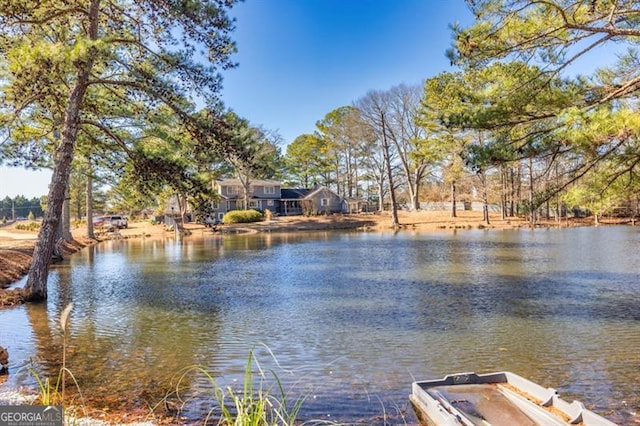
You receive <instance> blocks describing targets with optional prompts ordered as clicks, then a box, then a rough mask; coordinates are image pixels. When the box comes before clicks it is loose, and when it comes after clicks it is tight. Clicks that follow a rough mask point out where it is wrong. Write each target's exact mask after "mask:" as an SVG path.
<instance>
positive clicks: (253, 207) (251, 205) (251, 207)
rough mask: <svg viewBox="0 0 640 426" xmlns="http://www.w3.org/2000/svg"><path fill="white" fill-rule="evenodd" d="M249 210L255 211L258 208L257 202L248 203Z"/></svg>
mask: <svg viewBox="0 0 640 426" xmlns="http://www.w3.org/2000/svg"><path fill="white" fill-rule="evenodd" d="M249 208H250V209H257V208H258V202H257V201H256V200H251V201H249Z"/></svg>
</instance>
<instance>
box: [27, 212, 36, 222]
mask: <svg viewBox="0 0 640 426" xmlns="http://www.w3.org/2000/svg"><path fill="white" fill-rule="evenodd" d="M27 219H29V220H35V219H36V217H35V215H34V214H33V212H32V211H31V210H29V214H28V215H27Z"/></svg>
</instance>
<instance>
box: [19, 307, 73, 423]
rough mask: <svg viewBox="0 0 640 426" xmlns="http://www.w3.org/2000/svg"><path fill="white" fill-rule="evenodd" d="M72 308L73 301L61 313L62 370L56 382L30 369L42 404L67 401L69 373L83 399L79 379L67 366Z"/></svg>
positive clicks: (39, 401) (59, 371)
mask: <svg viewBox="0 0 640 426" xmlns="http://www.w3.org/2000/svg"><path fill="white" fill-rule="evenodd" d="M72 309H73V303H69V304H68V305H67V306H66V307H65V308H64V309H63V311H62V313H61V314H60V330H61V331H62V366H61V367H60V370H58V376H57V377H56V379H55V382H54V381H52V380H51V379H50V378H49V377H45V378H43V377H41V376H40V375H39V374H38V372H37V371H36V370H35V369H34V368H33V367H32V368H30V369H29V371H30V372H31V374H32V375H33V377H34V378H35V379H36V382H37V383H38V391H39V394H38V398H36V401H37V402H38V403H40V404H42V405H63V404H64V403H65V399H66V394H65V391H66V387H65V383H66V380H67V375H68V376H69V377H70V378H71V380H72V381H73V383H74V385H75V387H76V389H77V390H78V394H79V395H80V398H81V399H82V392H81V391H80V385H79V384H78V381H77V380H76V378H75V376H74V375H73V373H72V372H71V370H69V369H68V368H67V339H68V329H69V317H70V314H71V310H72ZM82 407H84V403H83V404H82ZM85 411H86V410H85ZM85 415H86V413H85Z"/></svg>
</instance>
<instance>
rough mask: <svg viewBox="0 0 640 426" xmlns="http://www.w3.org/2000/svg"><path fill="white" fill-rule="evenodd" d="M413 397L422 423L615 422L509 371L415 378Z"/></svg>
mask: <svg viewBox="0 0 640 426" xmlns="http://www.w3.org/2000/svg"><path fill="white" fill-rule="evenodd" d="M411 402H412V404H413V408H414V410H415V412H416V415H417V416H418V419H419V420H420V421H421V422H422V424H426V425H434V426H460V425H464V426H489V425H492V426H519V425H522V426H535V425H541V426H555V425H576V424H577V425H583V426H615V423H613V422H611V421H609V420H607V419H605V418H604V417H602V416H599V415H598V414H596V413H594V412H593V411H590V410H587V409H586V408H585V406H584V405H583V404H582V403H581V402H579V401H573V402H572V403H568V402H567V401H565V400H563V399H561V398H560V397H559V396H558V392H557V391H556V390H555V389H552V388H545V387H542V386H540V385H538V384H536V383H533V382H531V381H529V380H527V379H525V378H523V377H520V376H518V375H517V374H514V373H510V372H497V373H487V374H476V373H459V374H452V375H448V376H446V377H445V378H444V379H440V380H427V381H421V382H414V383H413V385H412V393H411Z"/></svg>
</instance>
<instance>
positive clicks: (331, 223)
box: [0, 211, 632, 309]
mask: <svg viewBox="0 0 640 426" xmlns="http://www.w3.org/2000/svg"><path fill="white" fill-rule="evenodd" d="M399 222H400V226H399V228H398V229H393V227H392V226H391V216H390V214H389V213H388V212H384V213H382V214H380V213H375V214H374V213H371V214H354V215H330V216H282V217H276V218H274V219H273V220H267V221H262V222H254V223H240V224H233V225H221V226H219V227H218V228H217V229H216V230H215V231H214V230H212V229H210V228H207V227H205V226H204V225H201V224H194V223H188V224H186V225H185V229H186V230H187V235H186V236H187V237H188V235H190V234H193V233H194V232H196V231H200V232H202V233H205V232H206V233H209V234H211V235H225V234H244V233H265V232H285V233H286V232H305V231H307V232H313V231H332V230H354V231H363V232H395V231H412V232H442V231H456V230H472V229H484V230H496V229H497V230H501V229H521V228H532V229H536V228H545V229H546V228H567V227H575V226H594V222H593V218H580V219H573V218H572V219H563V220H562V221H561V222H555V221H553V220H552V221H540V222H539V223H537V224H536V225H535V226H534V227H532V226H531V224H530V223H529V222H527V221H526V220H525V219H523V218H518V217H509V218H506V219H501V218H500V215H499V214H497V213H492V214H490V224H489V225H485V224H484V223H483V221H482V213H481V212H475V211H462V212H459V213H458V216H457V217H455V218H452V217H450V214H449V212H448V211H420V212H405V211H400V212H399ZM629 223H631V224H632V221H631V220H630V219H615V220H607V221H602V222H601V225H602V226H608V225H619V224H629ZM85 232H86V230H85V228H84V227H80V228H77V229H75V230H73V231H72V234H73V237H74V240H73V241H72V242H70V243H66V244H64V245H63V247H62V249H63V254H64V256H65V257H66V256H70V255H72V254H73V253H75V252H77V251H79V250H81V249H82V248H84V247H87V246H89V245H93V244H98V243H100V242H101V241H105V240H112V239H120V238H122V239H129V238H173V237H174V235H175V234H174V231H172V230H170V229H168V228H166V226H165V225H163V224H158V225H153V224H151V223H149V222H133V223H131V224H130V226H129V228H126V229H121V230H119V231H118V232H116V233H97V235H96V236H97V239H95V240H92V239H89V238H87V237H86V236H84V234H85ZM36 239H37V231H23V230H18V229H16V228H15V224H14V225H10V226H5V227H2V228H0V309H2V308H4V307H11V306H15V305H16V304H20V303H22V300H21V297H20V296H19V294H18V293H19V292H18V291H15V290H11V289H8V288H9V287H10V286H11V285H12V284H14V283H16V282H17V281H19V280H21V279H22V278H24V277H25V276H26V275H27V273H28V272H29V267H30V265H31V260H32V256H33V249H34V247H35V243H36ZM10 293H14V294H10Z"/></svg>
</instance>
